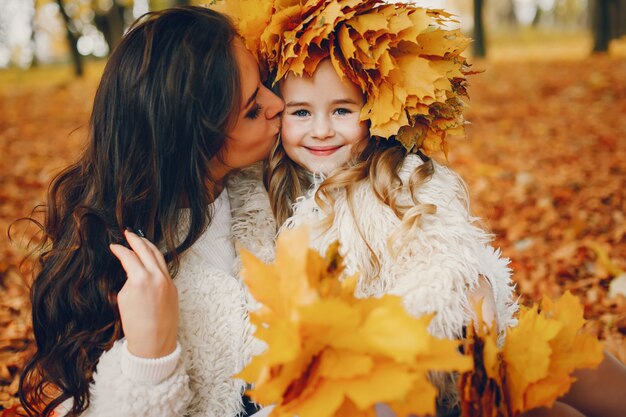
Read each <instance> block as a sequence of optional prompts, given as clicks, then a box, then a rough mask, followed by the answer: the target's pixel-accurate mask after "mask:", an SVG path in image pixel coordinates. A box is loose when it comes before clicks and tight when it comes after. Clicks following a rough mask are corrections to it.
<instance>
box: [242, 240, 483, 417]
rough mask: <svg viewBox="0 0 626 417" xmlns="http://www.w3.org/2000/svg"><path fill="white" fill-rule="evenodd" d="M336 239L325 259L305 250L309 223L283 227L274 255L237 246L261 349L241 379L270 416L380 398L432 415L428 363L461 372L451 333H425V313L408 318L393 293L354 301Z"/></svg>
mask: <svg viewBox="0 0 626 417" xmlns="http://www.w3.org/2000/svg"><path fill="white" fill-rule="evenodd" d="M338 249H339V245H338V244H335V245H333V246H331V248H329V250H328V251H327V253H326V257H325V258H322V257H321V256H320V255H319V254H318V253H317V252H315V251H314V250H312V249H309V248H308V231H307V230H306V229H298V230H291V231H286V232H284V233H282V234H281V236H280V237H279V239H278V243H277V249H276V261H275V262H274V263H273V264H271V265H266V264H264V263H263V262H262V261H260V260H258V259H257V258H255V257H254V256H253V255H251V254H250V253H248V252H246V251H243V253H242V262H243V277H244V280H245V282H246V284H247V285H248V287H249V288H250V292H251V294H252V295H253V296H254V297H255V299H256V300H257V301H259V302H260V303H261V306H260V309H259V310H258V311H256V312H254V313H252V314H251V316H250V319H251V321H252V323H253V324H254V325H255V326H256V333H255V335H256V337H258V338H259V339H261V340H262V341H264V342H266V344H267V346H268V348H267V350H266V351H265V352H264V353H262V354H261V355H259V356H256V357H254V358H253V359H252V362H251V364H250V365H248V367H246V369H244V371H243V372H242V373H240V374H239V376H240V377H242V378H243V379H245V380H247V381H253V382H254V383H255V386H254V389H253V390H251V391H250V392H249V394H250V396H251V397H252V399H254V400H255V401H257V402H259V403H261V404H263V405H270V404H275V405H276V407H275V408H274V410H273V412H272V416H277V417H281V416H283V417H291V416H294V415H298V416H301V417H332V416H336V417H341V416H352V417H358V416H363V417H365V416H372V417H374V416H375V415H376V414H375V411H374V407H375V405H376V404H377V403H386V404H388V405H389V406H390V408H391V409H392V410H393V411H394V412H395V413H396V415H398V416H399V417H404V416H409V415H434V414H435V400H436V397H437V389H436V388H435V387H434V386H433V385H432V384H431V383H430V382H429V380H428V372H429V371H448V372H452V371H468V370H469V369H471V367H472V361H471V358H469V357H467V356H462V355H461V354H460V353H459V351H458V345H459V342H458V341H452V340H443V339H437V338H435V337H433V336H431V335H430V333H429V332H428V329H427V328H428V324H429V323H430V320H431V319H432V316H425V317H421V318H418V319H416V318H413V317H411V316H409V314H408V313H407V312H406V310H405V309H404V307H403V306H402V300H401V299H400V298H399V297H397V296H392V295H385V296H382V297H380V298H365V299H358V298H356V297H355V296H354V289H355V285H356V281H357V276H352V277H346V276H345V275H344V274H343V260H342V258H341V257H340V256H339V253H338Z"/></svg>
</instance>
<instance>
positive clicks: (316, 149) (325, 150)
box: [304, 145, 343, 156]
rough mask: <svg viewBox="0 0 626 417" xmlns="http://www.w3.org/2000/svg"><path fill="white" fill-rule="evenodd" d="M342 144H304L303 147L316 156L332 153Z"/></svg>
mask: <svg viewBox="0 0 626 417" xmlns="http://www.w3.org/2000/svg"><path fill="white" fill-rule="evenodd" d="M342 146H343V145H338V146H305V147H304V148H305V149H306V150H307V151H309V152H310V153H312V154H313V155H316V156H328V155H332V154H334V153H335V152H336V151H337V150H339V149H340V148H341V147H342Z"/></svg>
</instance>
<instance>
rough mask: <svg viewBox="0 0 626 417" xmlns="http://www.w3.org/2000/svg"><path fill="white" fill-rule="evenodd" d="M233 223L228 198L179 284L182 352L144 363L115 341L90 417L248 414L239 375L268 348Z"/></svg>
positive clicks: (188, 258)
mask: <svg viewBox="0 0 626 417" xmlns="http://www.w3.org/2000/svg"><path fill="white" fill-rule="evenodd" d="M235 194H241V193H237V192H235ZM234 204H235V205H237V202H234ZM230 223H231V215H230V204H229V200H228V193H226V192H223V193H222V194H221V195H220V198H219V199H218V200H216V202H215V203H214V219H213V221H212V222H211V225H210V226H209V228H208V230H207V231H206V232H205V233H204V234H203V235H202V237H201V238H200V239H199V240H198V241H197V242H196V243H194V245H193V246H192V247H191V248H190V249H189V250H188V251H186V252H185V253H184V255H183V257H182V259H181V263H180V269H179V272H178V275H177V276H176V278H175V279H174V283H175V284H176V287H177V289H178V294H179V305H180V326H179V331H178V333H179V337H178V340H179V345H180V347H179V348H178V349H177V352H174V353H173V354H172V355H169V356H168V357H166V358H159V359H141V358H136V357H134V356H132V355H131V354H130V353H129V352H128V349H127V348H126V347H125V343H124V340H121V341H118V342H117V343H115V345H114V346H113V348H112V349H111V350H109V351H107V352H105V353H104V354H102V356H101V357H100V360H99V363H98V365H97V368H96V373H95V374H94V383H93V385H92V387H91V403H90V406H89V408H88V409H87V410H86V411H85V413H83V416H86V417H105V416H111V417H113V416H115V417H118V416H124V417H135V416H136V417H140V416H141V417H146V416H168V417H170V416H183V415H184V416H207V417H209V416H210V417H233V416H236V415H238V414H239V413H240V412H241V411H242V404H241V402H242V399H241V395H242V393H243V390H244V382H243V381H242V380H239V379H235V378H233V375H235V374H236V373H238V372H239V371H240V370H241V369H243V367H244V366H245V364H246V363H247V362H248V361H249V360H250V358H251V357H252V355H254V354H258V353H260V351H261V349H262V345H260V342H258V341H257V340H256V339H254V338H253V337H252V329H251V327H250V324H249V322H248V299H249V296H248V294H247V291H246V289H245V287H244V285H243V284H242V282H240V280H239V279H237V278H235V277H234V276H233V275H232V269H233V266H234V265H235V250H234V244H233V241H232V238H231V237H230ZM66 408H67V407H66Z"/></svg>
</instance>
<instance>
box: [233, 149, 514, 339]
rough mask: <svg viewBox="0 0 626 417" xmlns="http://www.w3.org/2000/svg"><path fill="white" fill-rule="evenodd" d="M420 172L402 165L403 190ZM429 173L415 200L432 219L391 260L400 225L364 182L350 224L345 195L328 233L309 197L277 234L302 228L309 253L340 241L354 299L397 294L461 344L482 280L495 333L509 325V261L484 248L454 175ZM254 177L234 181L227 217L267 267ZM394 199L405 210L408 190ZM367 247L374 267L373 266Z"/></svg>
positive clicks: (262, 204)
mask: <svg viewBox="0 0 626 417" xmlns="http://www.w3.org/2000/svg"><path fill="white" fill-rule="evenodd" d="M421 164H422V160H421V159H420V158H419V157H418V156H417V155H409V156H408V157H407V158H406V159H405V161H404V163H403V165H402V168H401V170H400V172H399V176H400V179H401V180H402V181H403V183H407V182H408V179H409V177H410V174H411V173H412V172H413V171H414V170H415V169H417V167H419V166H420V165H421ZM434 168H435V170H434V174H433V176H432V178H431V179H430V180H429V181H427V182H426V183H425V184H423V185H422V186H421V187H420V188H419V191H418V200H419V201H420V202H421V203H430V204H434V205H435V206H436V207H437V211H436V213H435V214H433V215H428V214H426V215H424V216H423V220H422V224H421V227H419V228H416V229H413V230H412V231H411V233H410V234H409V235H408V236H407V235H405V236H403V239H404V240H403V242H402V243H403V244H402V245H401V250H400V252H399V253H396V256H395V257H394V256H392V255H391V253H390V251H389V248H388V245H387V239H388V237H389V236H391V235H392V233H393V232H394V231H395V230H396V228H397V227H398V226H399V224H400V220H399V219H398V217H397V216H396V215H395V214H394V213H393V211H392V210H391V209H390V208H389V207H388V206H386V205H385V204H384V203H382V202H381V201H380V200H379V199H378V198H377V197H376V196H375V195H374V193H373V191H372V189H371V187H370V185H369V182H367V181H362V182H361V183H360V184H358V186H357V189H356V193H355V201H357V202H358V207H357V208H356V210H355V213H356V216H354V215H353V212H352V211H351V210H350V208H349V206H348V204H347V199H346V195H345V192H344V193H338V194H335V198H336V200H335V204H334V206H333V212H334V213H335V218H334V221H333V224H332V226H331V227H330V229H325V228H323V227H322V226H321V222H320V219H321V217H322V216H323V213H322V211H321V210H320V209H319V208H318V207H317V205H316V203H315V200H314V199H313V192H311V193H309V195H308V196H306V197H303V198H300V199H299V200H298V201H297V202H296V204H295V209H294V214H293V216H292V217H291V218H290V219H288V220H287V222H286V223H285V225H283V226H282V228H281V230H283V229H285V228H293V227H297V226H306V227H308V228H309V229H310V230H311V238H312V242H311V246H312V247H313V248H315V249H317V250H319V251H320V252H322V253H324V252H325V250H326V249H327V248H328V246H329V245H330V244H331V243H333V242H334V241H337V240H338V241H339V243H340V252H341V254H342V255H343V256H344V257H345V262H346V266H347V272H348V273H349V274H352V273H355V272H360V281H359V286H358V288H357V291H358V295H360V296H364V297H367V296H377V295H381V294H386V293H389V294H395V295H399V296H401V297H402V298H403V300H404V304H405V307H406V308H407V310H408V311H409V312H410V313H411V314H413V315H415V316H419V315H422V314H425V313H436V315H435V318H434V319H433V322H432V323H431V326H430V330H431V332H432V333H433V334H434V335H436V336H439V337H461V336H462V329H463V326H464V325H465V324H467V323H468V322H469V321H470V320H471V319H472V318H473V317H474V313H473V307H472V306H471V305H470V303H469V300H468V293H469V290H471V289H473V288H476V286H477V285H478V280H479V276H481V275H482V276H484V277H485V278H487V280H488V282H489V283H490V284H491V288H492V290H493V296H494V299H495V303H496V319H497V322H498V328H499V329H501V330H502V329H505V328H506V327H508V326H512V325H515V323H516V320H515V318H514V314H515V312H516V311H517V309H518V305H517V302H516V299H515V298H514V291H513V290H514V285H513V283H512V281H511V271H510V269H509V268H508V263H509V260H508V259H506V258H502V257H501V254H500V251H499V250H496V249H494V248H493V247H492V246H490V242H491V240H492V236H491V235H490V234H488V233H486V232H485V231H484V230H482V229H481V228H479V227H478V226H476V225H475V223H476V221H477V219H476V218H474V217H472V216H471V215H470V213H469V208H468V197H467V191H466V187H465V185H464V184H463V182H462V181H461V179H460V178H459V177H458V175H456V174H455V173H454V172H452V171H451V170H450V169H448V168H446V167H445V166H443V165H441V164H437V163H435V167H434ZM259 177H260V171H258V167H257V168H251V169H248V170H246V171H244V172H242V173H240V174H239V177H238V179H237V181H238V188H240V189H244V190H246V195H245V196H242V197H243V198H241V199H239V201H240V202H241V203H242V205H241V206H239V207H237V208H236V210H233V213H234V214H235V215H234V217H233V220H234V223H233V232H234V235H235V238H236V239H237V240H238V241H239V242H240V243H241V244H242V245H243V246H244V247H246V248H247V249H249V250H251V251H252V252H254V253H255V254H257V256H259V257H260V258H261V259H263V260H265V261H271V260H272V259H273V257H274V246H273V245H269V244H267V242H271V241H272V236H273V234H272V233H273V230H274V229H273V228H274V227H275V226H274V223H273V221H269V220H268V219H269V218H270V213H271V212H270V207H269V202H268V200H267V193H266V192H265V190H264V188H263V185H262V184H261V183H260V181H259V180H258V178H259ZM313 191H314V190H313ZM399 198H401V199H403V200H404V202H405V203H407V204H409V203H410V201H411V200H410V195H409V191H408V189H404V190H403V192H402V193H401V194H400V197H399ZM359 229H360V230H361V232H362V233H363V236H361V235H360V234H359V232H358V230H359ZM366 242H367V244H366ZM368 245H369V247H370V248H371V249H372V250H373V251H374V253H375V254H376V257H377V258H378V260H379V264H380V265H378V266H377V265H373V264H372V262H371V259H372V256H371V252H370V249H369V248H368ZM259 248H261V251H260V252H258V249H259ZM378 268H379V269H378Z"/></svg>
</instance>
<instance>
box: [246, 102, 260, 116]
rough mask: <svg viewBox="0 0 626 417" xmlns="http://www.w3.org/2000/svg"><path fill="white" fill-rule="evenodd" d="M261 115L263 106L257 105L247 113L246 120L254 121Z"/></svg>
mask: <svg viewBox="0 0 626 417" xmlns="http://www.w3.org/2000/svg"><path fill="white" fill-rule="evenodd" d="M260 114H261V106H260V105H259V104H255V105H254V107H253V108H252V109H250V111H249V112H248V113H246V119H251V120H254V119H256V118H257V117H259V115H260Z"/></svg>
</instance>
